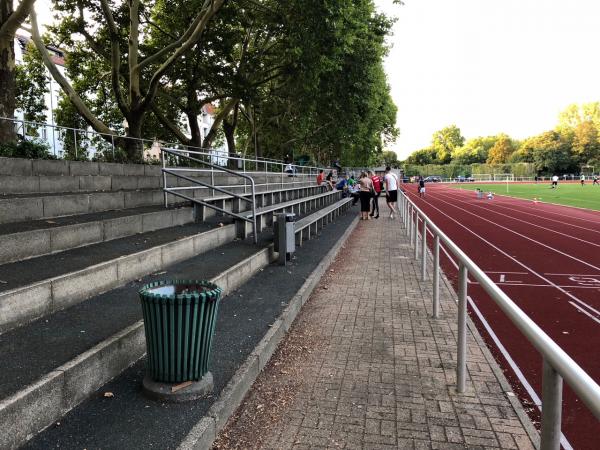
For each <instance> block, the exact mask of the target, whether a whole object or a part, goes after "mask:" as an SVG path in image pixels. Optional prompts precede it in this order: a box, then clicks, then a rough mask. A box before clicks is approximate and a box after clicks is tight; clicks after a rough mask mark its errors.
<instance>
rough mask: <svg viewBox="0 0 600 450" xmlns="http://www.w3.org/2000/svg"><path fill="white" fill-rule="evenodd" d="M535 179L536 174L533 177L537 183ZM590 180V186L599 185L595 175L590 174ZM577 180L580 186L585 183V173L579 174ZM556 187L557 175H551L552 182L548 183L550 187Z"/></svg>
mask: <svg viewBox="0 0 600 450" xmlns="http://www.w3.org/2000/svg"><path fill="white" fill-rule="evenodd" d="M565 176H566V175H565ZM537 179H538V177H537V176H536V177H535V181H536V183H537ZM592 180H593V183H592V186H600V183H599V182H598V176H597V175H592ZM579 182H580V183H581V185H582V186H584V185H585V175H584V174H581V176H580V177H579ZM557 187H558V175H554V176H552V184H551V185H550V189H556V188H557Z"/></svg>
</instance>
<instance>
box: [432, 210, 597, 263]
mask: <svg viewBox="0 0 600 450" xmlns="http://www.w3.org/2000/svg"><path fill="white" fill-rule="evenodd" d="M439 201H440V202H442V203H445V204H447V205H450V206H452V207H454V208H457V209H460V210H461V211H464V212H466V213H467V214H471V215H472V216H475V217H476V218H477V219H479V220H483V221H485V222H489V223H491V224H492V225H495V226H497V227H499V228H502V229H503V230H506V231H509V232H510V233H513V234H516V235H517V236H519V237H522V238H523V239H527V240H528V241H531V242H533V243H534V244H537V245H540V246H542V247H545V248H547V249H549V250H552V251H553V252H556V253H558V254H560V255H562V256H566V257H567V258H570V259H572V260H574V261H577V262H579V263H581V264H583V265H585V266H588V267H591V268H592V269H595V270H598V271H600V267H597V266H595V265H593V264H590V263H588V262H586V261H583V260H582V259H579V258H576V257H575V256H572V255H569V254H568V253H565V252H562V251H560V250H558V249H556V248H553V247H551V246H549V245H547V244H544V243H543V242H540V241H536V240H535V239H533V238H530V237H529V236H525V235H524V234H522V233H519V232H518V231H514V230H511V229H510V228H508V227H505V226H504V225H500V224H498V223H496V222H494V221H493V220H489V219H486V218H485V217H483V216H480V215H479V214H476V213H474V212H471V211H469V210H467V209H465V208H461V207H460V206H456V205H453V204H452V203H450V202H447V201H444V200H441V199H439ZM425 202H426V203H428V204H430V205H431V203H429V202H428V201H427V200H425ZM432 206H433V205H432ZM436 209H438V208H436ZM438 210H439V209H438ZM442 214H444V215H446V216H447V217H450V216H448V215H447V214H445V213H442ZM452 220H454V219H452ZM457 223H459V222H457ZM459 224H460V225H461V226H462V227H463V228H465V229H468V228H466V227H465V226H464V225H463V224H461V223H459ZM469 231H470V230H469Z"/></svg>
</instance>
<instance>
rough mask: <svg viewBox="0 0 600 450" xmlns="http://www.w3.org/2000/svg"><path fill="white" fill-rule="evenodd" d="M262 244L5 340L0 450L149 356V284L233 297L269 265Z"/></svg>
mask: <svg viewBox="0 0 600 450" xmlns="http://www.w3.org/2000/svg"><path fill="white" fill-rule="evenodd" d="M261 243H262V245H260V246H256V245H253V244H252V243H249V242H235V243H233V242H230V243H228V244H224V245H222V246H220V247H217V248H215V249H212V250H209V251H206V252H204V253H202V254H200V255H197V256H194V257H192V258H189V259H186V260H184V261H182V262H179V263H177V264H174V265H171V266H169V267H166V268H165V269H164V270H163V271H160V272H159V273H155V274H152V275H148V276H145V277H143V278H141V279H138V280H136V281H135V282H132V283H128V284H127V285H126V286H122V287H120V288H116V289H112V290H110V291H107V292H105V293H103V294H100V295H97V296H94V297H93V298H90V299H89V300H87V301H85V302H83V303H80V304H78V305H75V306H72V307H70V308H68V309H66V310H64V311H60V312H58V313H55V314H52V315H49V316H48V317H45V318H42V319H39V320H37V321H35V322H32V323H30V324H28V325H26V326H24V327H22V328H19V329H16V330H12V331H10V332H8V333H6V334H4V335H2V336H0V358H2V360H3V361H6V362H7V364H5V365H4V367H3V368H4V370H3V371H2V372H1V373H0V427H1V428H2V429H3V433H2V434H1V435H0V448H14V447H17V446H19V445H20V444H21V443H22V442H23V441H24V440H26V439H27V438H28V436H30V435H31V434H33V433H36V432H38V431H39V430H41V429H43V428H44V427H46V426H48V425H50V424H51V423H53V422H54V421H55V420H57V419H59V418H60V417H61V416H62V415H63V414H64V413H66V412H67V411H68V410H69V409H71V408H72V407H74V406H75V405H77V404H78V403H79V402H81V401H82V400H84V399H85V398H86V397H87V396H88V395H89V393H90V392H93V391H94V390H96V389H97V388H98V387H100V386H101V385H102V384H104V383H106V382H107V381H109V380H110V379H111V378H113V377H114V376H116V375H118V374H119V373H121V372H122V371H123V370H124V369H125V368H127V367H128V366H130V365H131V364H133V363H135V362H136V361H137V360H138V359H139V358H140V357H141V356H142V355H143V354H144V351H145V342H144V336H143V325H142V322H141V307H140V304H139V299H138V296H137V291H138V290H139V289H140V287H141V286H142V285H143V284H145V283H149V282H151V281H155V280H158V279H165V278H174V279H176V278H179V279H181V278H183V279H190V278H197V279H198V278H199V279H212V280H213V281H214V282H216V283H218V284H219V286H222V287H223V289H224V291H225V294H227V293H228V292H229V291H230V290H232V289H235V288H237V287H238V286H240V285H241V284H242V283H243V282H245V281H246V280H247V279H248V278H249V277H250V276H251V275H252V274H254V273H256V272H257V271H258V270H259V269H261V268H262V267H265V266H266V265H267V264H268V263H269V261H270V259H271V258H272V252H271V251H270V250H269V246H268V242H266V241H265V240H264V239H263V240H262V241H261Z"/></svg>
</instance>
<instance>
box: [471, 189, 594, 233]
mask: <svg viewBox="0 0 600 450" xmlns="http://www.w3.org/2000/svg"><path fill="white" fill-rule="evenodd" d="M496 195H498V196H501V197H503V198H502V200H504V199H507V200H509V199H515V200H524V201H530V200H527V199H522V198H518V197H511V196H507V195H503V194H496ZM461 198H462V197H461ZM544 203H545V202H544ZM505 204H507V205H510V206H505ZM545 204H549V205H555V206H568V205H559V204H557V203H545ZM496 205H497V206H498V207H500V208H504V209H508V210H510V211H513V212H514V211H515V206H516V205H518V206H523V207H529V208H530V206H529V205H521V204H520V203H518V202H517V203H516V205H515V202H512V201H502V202H496ZM577 209H579V208H577ZM586 210H587V209H586ZM517 211H518V212H519V213H521V214H527V215H528V216H533V217H535V218H537V219H542V220H545V221H551V222H557V223H560V224H563V225H568V226H570V227H575V228H581V229H582V230H586V231H590V232H592V233H600V230H594V229H593V228H586V227H582V226H581V225H575V224H573V223H568V222H567V221H565V219H566V218H568V219H576V220H582V221H584V222H590V223H592V224H594V225H597V224H598V220H595V221H594V220H590V219H583V218H581V217H571V216H565V215H564V214H560V213H555V212H552V211H543V212H544V213H548V214H553V215H557V216H560V217H561V220H557V219H551V218H550V217H547V216H544V215H542V214H540V212H537V213H536V214H533V213H530V212H527V211H524V210H522V209H517ZM587 211H590V210H587Z"/></svg>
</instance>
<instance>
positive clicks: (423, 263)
mask: <svg viewBox="0 0 600 450" xmlns="http://www.w3.org/2000/svg"><path fill="white" fill-rule="evenodd" d="M426 256H427V219H425V216H423V231H422V232H421V281H425V280H426V279H427V258H426Z"/></svg>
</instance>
